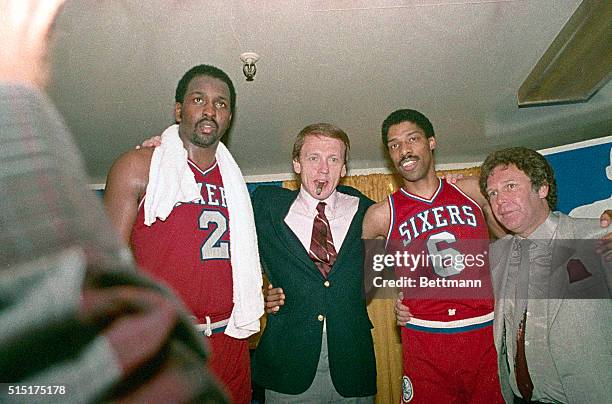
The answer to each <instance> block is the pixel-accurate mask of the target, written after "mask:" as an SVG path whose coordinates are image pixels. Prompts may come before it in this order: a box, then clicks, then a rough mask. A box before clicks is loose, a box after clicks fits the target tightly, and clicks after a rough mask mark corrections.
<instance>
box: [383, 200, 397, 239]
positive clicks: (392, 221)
mask: <svg viewBox="0 0 612 404" xmlns="http://www.w3.org/2000/svg"><path fill="white" fill-rule="evenodd" d="M391 195H393V194H391ZM391 195H387V200H388V201H389V203H388V204H387V206H388V207H389V218H390V220H389V230H388V231H387V239H386V240H385V250H386V249H387V244H389V239H390V238H391V232H392V231H393V225H394V224H395V209H394V207H393V198H392V197H391Z"/></svg>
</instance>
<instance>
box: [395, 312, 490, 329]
mask: <svg viewBox="0 0 612 404" xmlns="http://www.w3.org/2000/svg"><path fill="white" fill-rule="evenodd" d="M491 320H493V312H490V313H488V314H485V315H484V316H478V317H471V318H464V319H463V320H453V321H432V320H422V319H420V318H416V317H412V318H411V319H410V321H408V323H407V324H412V325H417V326H420V327H427V328H460V327H466V326H470V325H478V324H482V323H486V322H487V321H491Z"/></svg>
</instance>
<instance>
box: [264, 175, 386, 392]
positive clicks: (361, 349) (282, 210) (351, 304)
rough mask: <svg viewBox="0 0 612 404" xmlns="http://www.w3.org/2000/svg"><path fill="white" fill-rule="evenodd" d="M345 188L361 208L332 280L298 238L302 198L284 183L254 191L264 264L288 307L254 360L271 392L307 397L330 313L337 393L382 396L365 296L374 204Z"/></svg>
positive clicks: (271, 324) (271, 322) (271, 321)
mask: <svg viewBox="0 0 612 404" xmlns="http://www.w3.org/2000/svg"><path fill="white" fill-rule="evenodd" d="M338 191H340V192H342V193H345V194H349V195H353V196H358V197H359V198H360V201H359V208H358V210H357V213H355V216H354V218H353V221H352V223H351V226H350V228H349V230H348V233H347V235H346V238H345V240H344V242H343V244H342V247H341V249H340V251H338V258H337V259H336V262H335V263H334V266H333V267H332V269H331V271H330V273H329V276H328V283H327V285H328V286H326V283H325V279H324V278H323V276H322V275H321V273H320V272H319V270H318V269H317V267H316V266H315V264H314V263H313V262H312V260H311V259H310V257H309V256H308V252H307V251H306V250H305V249H304V247H303V245H302V244H301V243H300V240H299V239H298V238H297V236H296V235H295V234H294V233H293V232H292V231H291V229H289V227H288V226H287V225H286V223H285V221H284V220H285V217H286V216H287V212H288V211H289V207H290V206H291V204H292V203H293V201H294V200H295V198H296V197H297V195H298V191H290V190H287V189H284V188H280V187H271V186H261V187H259V188H257V190H256V191H255V192H254V194H253V208H254V211H255V224H256V226H257V237H258V240H259V251H260V256H261V260H262V264H263V267H264V269H265V271H266V273H267V275H268V277H269V279H270V282H271V283H272V285H274V287H281V288H283V291H284V293H285V296H286V300H285V305H284V306H283V307H281V309H280V311H279V312H278V313H277V314H274V315H269V316H268V322H267V325H266V329H265V331H264V333H263V335H262V337H261V340H260V342H259V346H258V347H257V349H256V351H255V356H254V358H253V379H254V380H255V381H256V382H257V383H258V384H259V385H261V386H263V387H265V388H266V389H270V390H274V391H278V392H281V393H285V394H300V393H303V392H304V391H306V389H307V388H308V387H309V386H310V385H311V383H312V381H313V379H314V376H315V371H316V368H317V363H318V360H319V355H320V352H321V338H322V333H323V321H322V320H321V319H320V318H321V317H319V316H320V315H323V316H325V317H326V318H327V344H328V347H329V366H330V372H331V378H332V381H333V384H334V386H335V388H336V390H337V391H338V392H339V393H340V394H341V395H343V396H346V397H363V396H369V395H373V394H375V393H376V363H375V359H374V346H373V343H372V335H371V329H372V323H371V322H370V319H369V318H368V314H367V311H366V303H365V297H364V294H363V246H362V241H361V227H362V222H363V216H364V214H365V211H366V210H367V208H368V207H369V206H370V205H372V203H373V202H372V201H371V200H370V199H368V198H366V197H365V196H363V195H362V194H361V193H360V192H359V191H357V190H355V189H353V188H350V187H342V186H341V187H338Z"/></svg>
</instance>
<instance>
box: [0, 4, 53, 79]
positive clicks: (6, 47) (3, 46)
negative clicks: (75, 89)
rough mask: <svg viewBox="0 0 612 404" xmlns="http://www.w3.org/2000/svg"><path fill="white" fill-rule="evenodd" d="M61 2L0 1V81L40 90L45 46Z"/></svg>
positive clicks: (46, 68)
mask: <svg viewBox="0 0 612 404" xmlns="http://www.w3.org/2000/svg"><path fill="white" fill-rule="evenodd" d="M64 1H65V0H0V82H10V83H19V84H28V85H32V86H35V87H39V88H43V87H44V86H45V85H46V83H47V79H48V77H49V61H48V46H49V37H50V34H51V31H52V27H53V23H54V21H55V19H56V17H57V14H58V13H59V10H60V8H61V6H62V5H63V3H64Z"/></svg>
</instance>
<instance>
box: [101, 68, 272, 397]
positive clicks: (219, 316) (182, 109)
mask: <svg viewBox="0 0 612 404" xmlns="http://www.w3.org/2000/svg"><path fill="white" fill-rule="evenodd" d="M175 101H176V103H175V119H176V124H175V125H172V126H170V127H168V128H167V129H166V130H165V131H164V132H163V134H162V143H161V146H159V147H157V148H155V149H151V148H144V149H139V150H132V151H129V152H127V153H125V154H124V155H122V156H121V157H119V159H118V160H117V161H116V162H115V164H114V165H113V167H112V168H111V171H110V173H109V175H108V178H107V182H106V191H105V196H104V201H105V205H106V208H107V210H108V213H109V215H110V218H111V220H112V222H113V224H114V225H115V227H116V228H117V230H118V231H119V233H120V235H121V237H122V238H123V240H124V241H125V242H126V243H129V245H130V247H131V248H132V251H133V253H134V256H135V258H136V261H137V262H138V264H139V265H140V266H141V267H142V269H143V270H144V271H145V272H147V273H149V274H150V275H151V276H153V277H154V278H155V279H158V280H160V281H162V282H165V283H166V284H168V285H169V286H170V288H172V289H173V290H174V291H175V292H176V293H177V294H178V295H179V296H180V297H181V298H182V299H183V301H184V302H185V304H186V305H187V307H188V308H189V309H190V310H191V312H192V313H193V316H194V321H195V322H196V324H198V325H197V327H198V329H199V330H200V331H201V332H202V334H203V335H204V336H206V337H207V340H208V343H209V345H210V346H211V348H212V359H211V362H210V367H211V369H212V370H213V372H214V373H215V374H216V375H217V377H219V379H220V380H221V382H223V383H224V384H225V386H226V387H227V388H228V391H229V393H230V396H231V398H232V401H233V402H235V403H248V402H249V401H250V398H251V383H250V364H249V347H248V342H247V339H246V338H247V337H249V336H250V335H251V334H253V333H256V332H258V331H259V317H260V316H261V315H262V314H263V298H262V293H261V286H262V279H261V268H260V264H259V256H258V251H257V241H256V240H257V237H256V233H255V226H254V221H253V210H252V207H251V204H250V199H249V194H248V191H247V188H246V184H245V182H244V180H243V178H242V173H241V172H240V169H239V168H238V166H237V165H236V162H235V161H234V159H233V158H232V156H231V154H230V153H229V151H228V150H227V148H226V147H225V145H224V144H223V143H221V142H220V140H221V138H222V137H223V135H224V134H225V132H226V131H227V129H228V128H229V126H230V124H231V119H232V114H233V112H234V106H235V101H236V93H235V90H234V86H233V83H232V81H231V80H230V78H229V77H228V76H227V74H226V73H225V72H223V71H222V70H220V69H218V68H216V67H213V66H209V65H199V66H195V67H193V68H192V69H190V70H189V71H188V72H187V73H185V75H184V76H183V77H182V78H181V80H180V81H179V83H178V86H177V89H176V94H175ZM230 234H231V239H230Z"/></svg>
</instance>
